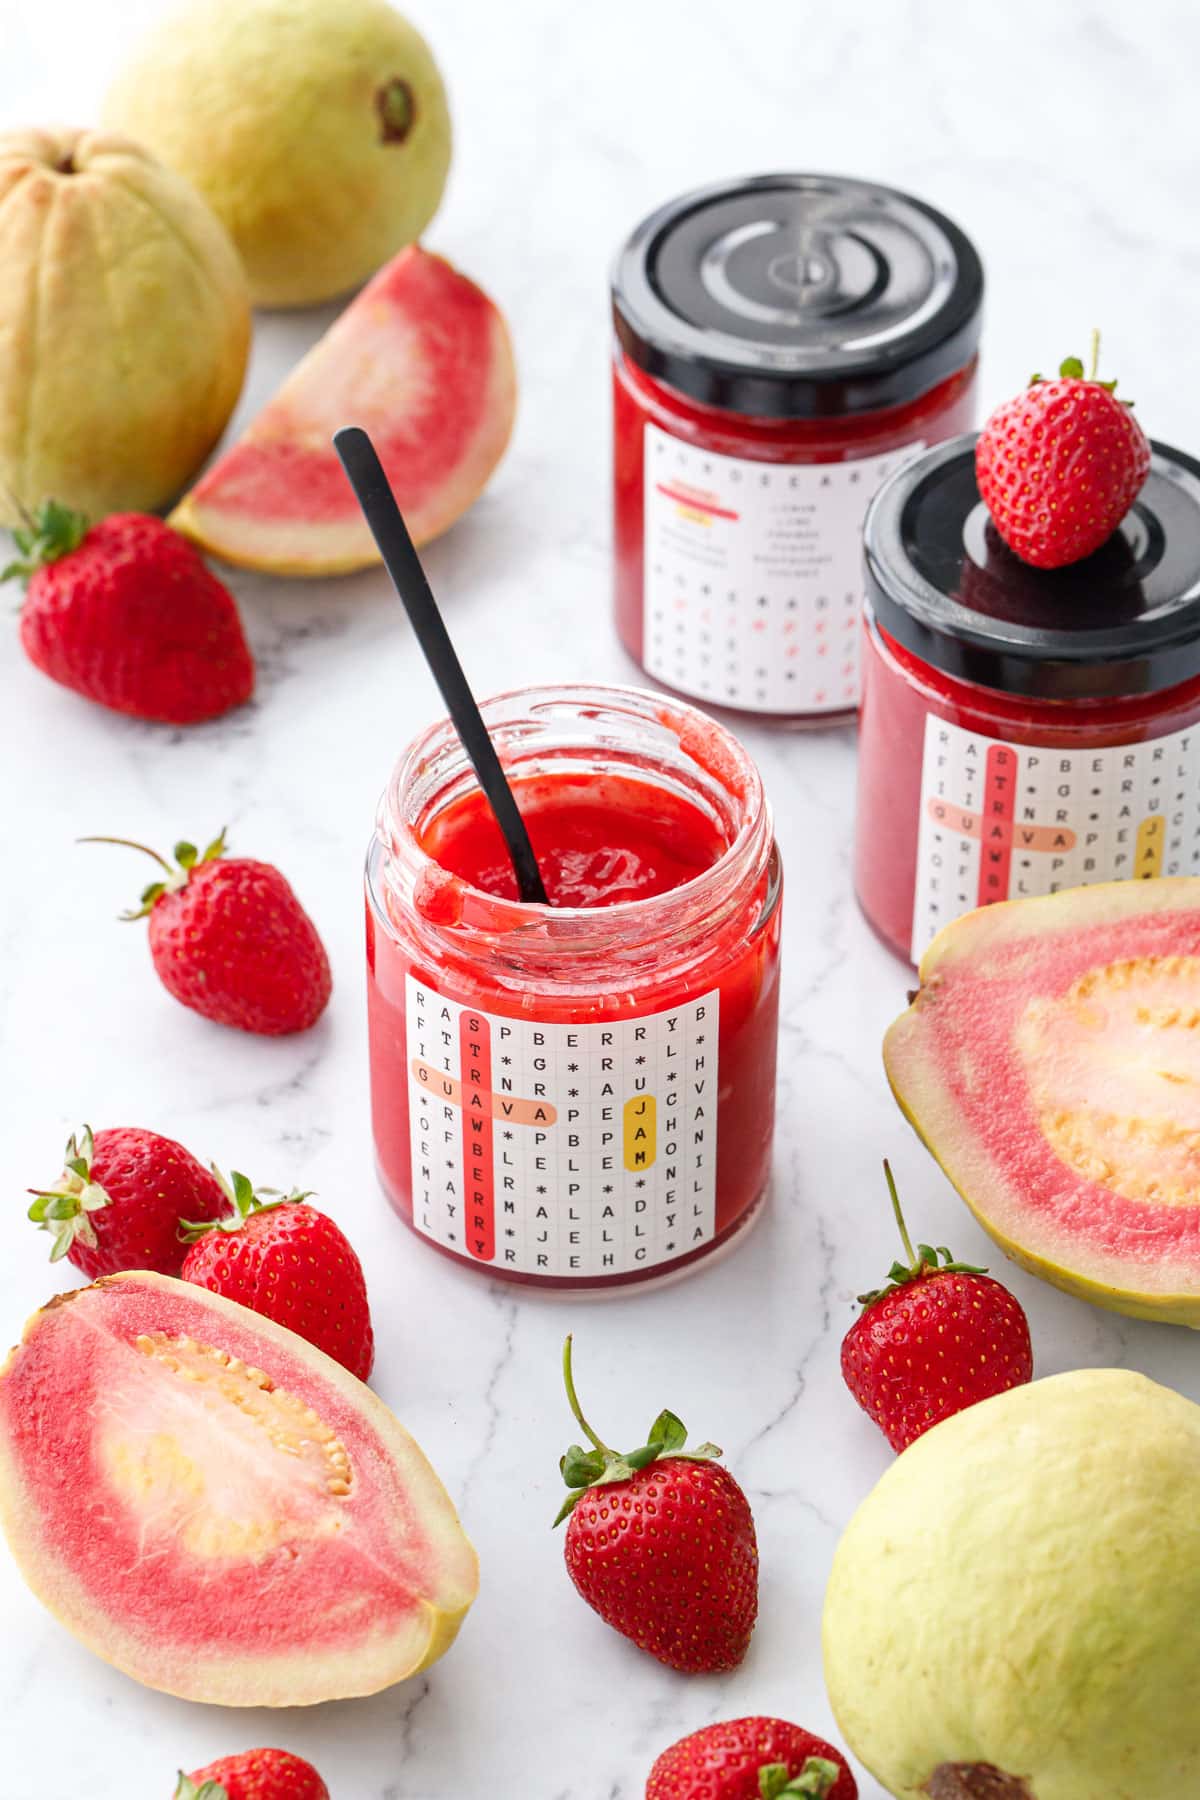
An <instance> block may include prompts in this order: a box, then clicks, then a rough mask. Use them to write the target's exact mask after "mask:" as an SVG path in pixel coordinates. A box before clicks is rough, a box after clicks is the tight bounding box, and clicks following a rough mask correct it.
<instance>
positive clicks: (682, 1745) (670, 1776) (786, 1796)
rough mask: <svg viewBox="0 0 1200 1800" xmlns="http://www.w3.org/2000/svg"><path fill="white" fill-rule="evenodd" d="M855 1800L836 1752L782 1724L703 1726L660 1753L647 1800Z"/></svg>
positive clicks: (763, 1721) (795, 1727)
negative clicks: (813, 1799) (810, 1799)
mask: <svg viewBox="0 0 1200 1800" xmlns="http://www.w3.org/2000/svg"><path fill="white" fill-rule="evenodd" d="M811 1796H816V1800H858V1787H857V1785H856V1783H855V1780H854V1777H853V1775H852V1774H851V1773H850V1770H849V1768H848V1767H847V1766H846V1759H845V1757H844V1756H843V1755H842V1753H841V1751H840V1750H835V1749H834V1748H833V1746H832V1744H827V1743H826V1742H825V1740H824V1739H823V1738H819V1737H814V1736H813V1734H812V1732H811V1731H802V1730H801V1728H800V1726H799V1725H789V1724H788V1723H787V1722H786V1720H784V1719H731V1720H730V1721H729V1723H728V1724H727V1725H706V1726H705V1727H704V1729H703V1731H694V1732H693V1733H692V1735H691V1736H690V1737H685V1738H681V1739H680V1740H679V1742H678V1743H677V1744H672V1745H671V1748H670V1749H669V1750H664V1751H663V1753H662V1755H661V1756H660V1757H659V1759H658V1761H657V1762H656V1763H655V1765H654V1767H653V1768H652V1769H651V1771H650V1779H649V1780H648V1781H647V1783H646V1800H801V1797H803V1800H809V1797H811Z"/></svg>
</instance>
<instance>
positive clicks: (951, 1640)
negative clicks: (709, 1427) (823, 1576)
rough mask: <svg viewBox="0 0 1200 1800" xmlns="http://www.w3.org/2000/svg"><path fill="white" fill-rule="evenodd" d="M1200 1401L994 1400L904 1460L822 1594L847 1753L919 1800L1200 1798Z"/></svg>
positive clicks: (1097, 1375)
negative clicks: (1199, 1699)
mask: <svg viewBox="0 0 1200 1800" xmlns="http://www.w3.org/2000/svg"><path fill="white" fill-rule="evenodd" d="M1198 1492H1200V1407H1198V1406H1194V1405H1193V1404H1192V1402H1191V1401H1190V1400H1185V1399H1183V1398H1182V1397H1181V1396H1180V1395H1179V1394H1176V1393H1173V1392H1172V1391H1171V1390H1170V1389H1169V1388H1163V1387H1159V1386H1158V1385H1157V1384H1156V1383H1154V1382H1152V1381H1147V1380H1146V1378H1145V1376H1142V1375H1135V1374H1131V1373H1130V1372H1129V1371H1128V1370H1124V1369H1087V1370H1081V1371H1079V1372H1077V1373H1075V1374H1070V1375H1056V1376H1052V1377H1051V1378H1050V1379H1048V1380H1044V1381H1035V1382H1033V1383H1032V1385H1030V1386H1028V1387H1019V1388H1013V1389H1011V1390H1010V1392H1008V1393H1006V1394H998V1395H996V1396H995V1397H994V1398H992V1399H990V1400H983V1401H981V1402H980V1404H979V1405H978V1406H972V1407H969V1408H968V1409H967V1411H966V1412H962V1413H956V1414H955V1415H954V1417H953V1418H950V1419H947V1420H945V1421H944V1422H943V1423H942V1424H940V1425H935V1426H934V1428H933V1430H932V1431H930V1432H927V1433H926V1434H925V1436H924V1437H922V1438H919V1439H918V1440H917V1442H916V1443H915V1444H913V1445H912V1446H911V1447H910V1448H909V1449H907V1450H905V1451H904V1453H903V1454H902V1455H901V1456H899V1457H898V1458H897V1459H896V1461H895V1462H894V1463H893V1464H892V1466H891V1468H889V1469H888V1471H887V1473H886V1474H885V1475H884V1476H883V1478H882V1480H881V1481H880V1482H879V1484H878V1485H877V1487H876V1488H875V1489H874V1491H873V1492H872V1493H871V1494H870V1495H869V1496H868V1497H867V1499H866V1500H865V1501H864V1502H863V1504H862V1505H861V1506H860V1507H859V1509H858V1511H857V1513H855V1515H854V1517H853V1519H851V1521H850V1524H849V1525H848V1527H847V1528H846V1532H845V1534H844V1536H843V1538H842V1540H841V1543H840V1544H839V1546H838V1549H837V1553H836V1555H835V1557H834V1561H833V1569H832V1573H831V1575H830V1579H829V1586H828V1589H827V1592H826V1597H825V1618H824V1645H825V1678H826V1683H827V1685H828V1688H829V1697H830V1701H831V1703H832V1705H833V1711H834V1714H835V1716H836V1718H837V1721H838V1724H839V1726H840V1727H841V1730H842V1733H843V1734H844V1736H845V1738H846V1739H847V1741H848V1743H849V1744H850V1747H851V1749H852V1750H853V1751H854V1752H855V1754H856V1755H857V1756H858V1757H860V1758H861V1760H862V1761H863V1762H864V1763H865V1764H866V1766H867V1768H868V1769H870V1771H871V1773H872V1774H873V1775H875V1776H876V1778H877V1779H878V1780H879V1781H880V1782H882V1784H883V1786H884V1787H885V1788H886V1789H887V1791H888V1792H889V1793H890V1794H894V1795H898V1796H904V1800H917V1797H918V1796H926V1795H927V1796H930V1800H1183V1796H1184V1795H1193V1794H1197V1793H1200V1706H1198V1705H1197V1703H1196V1693H1197V1688H1198V1686H1200V1506H1197V1504H1196V1496H1197V1493H1198Z"/></svg>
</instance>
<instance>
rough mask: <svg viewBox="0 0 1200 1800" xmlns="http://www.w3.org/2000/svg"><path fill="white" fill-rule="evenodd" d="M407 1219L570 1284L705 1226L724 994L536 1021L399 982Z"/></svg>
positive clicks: (667, 1249) (500, 1260)
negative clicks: (407, 1110)
mask: <svg viewBox="0 0 1200 1800" xmlns="http://www.w3.org/2000/svg"><path fill="white" fill-rule="evenodd" d="M406 987H407V992H406V1003H407V1026H408V1038H407V1055H408V1070H409V1099H410V1103H411V1126H410V1129H411V1140H412V1177H413V1223H414V1225H415V1226H416V1227H417V1229H418V1230H419V1231H423V1232H424V1233H425V1235H426V1236H427V1237H431V1238H433V1239H434V1240H435V1241H436V1242H437V1243H439V1244H444V1245H445V1246H446V1248H447V1249H449V1250H455V1251H457V1252H458V1254H459V1255H460V1256H470V1257H473V1258H474V1259H475V1260H476V1261H477V1262H479V1263H481V1264H483V1265H485V1266H491V1267H494V1268H498V1269H508V1270H515V1271H517V1272H518V1273H520V1274H525V1275H542V1276H546V1277H551V1276H565V1277H567V1278H571V1277H575V1278H578V1279H587V1278H589V1277H596V1276H607V1275H621V1274H626V1273H628V1272H630V1271H631V1270H638V1269H648V1268H653V1267H654V1266H655V1265H656V1264H658V1263H666V1262H674V1261H675V1260H676V1259H677V1258H678V1257H681V1256H684V1255H686V1254H687V1253H688V1251H690V1250H695V1249H696V1248H697V1247H698V1246H699V1245H701V1244H704V1243H707V1242H709V1241H710V1239H711V1238H712V1237H713V1234H714V1231H715V1229H716V1179H717V1027H718V1020H719V1011H720V993H719V991H718V990H716V989H714V990H713V991H712V992H711V993H708V994H704V995H702V996H701V997H700V998H699V999H697V1000H689V1001H688V1002H687V1003H686V1004H685V1005H682V1006H675V1007H671V1008H669V1009H668V1010H667V1011H665V1012H658V1013H650V1014H648V1015H647V1016H645V1017H643V1018H633V1019H621V1020H614V1021H613V1022H612V1023H611V1024H607V1025H543V1024H538V1023H537V1022H535V1021H530V1020H525V1019H509V1018H503V1017H501V1016H500V1015H498V1014H495V1013H488V1012H483V1011H482V1010H480V1009H478V1008H475V1007H470V1006H462V1005H460V1004H459V1003H458V1002H457V1001H455V1000H448V999H446V998H445V997H444V996H443V995H441V994H439V993H437V992H435V991H434V989H432V988H431V987H430V986H429V985H428V984H427V983H424V982H420V981H417V980H416V979H415V978H414V977H413V976H412V975H409V976H407V977H406Z"/></svg>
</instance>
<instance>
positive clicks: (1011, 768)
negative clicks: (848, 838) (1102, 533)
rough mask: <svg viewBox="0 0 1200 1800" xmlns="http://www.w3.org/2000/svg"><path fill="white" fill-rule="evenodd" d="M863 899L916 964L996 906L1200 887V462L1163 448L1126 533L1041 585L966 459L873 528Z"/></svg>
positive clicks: (945, 459) (926, 469)
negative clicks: (1088, 893) (963, 923)
mask: <svg viewBox="0 0 1200 1800" xmlns="http://www.w3.org/2000/svg"><path fill="white" fill-rule="evenodd" d="M865 541H866V566H867V589H868V604H867V616H866V650H865V663H864V671H863V700H862V723H861V730H860V738H859V770H858V821H857V827H856V847H855V864H856V883H857V888H858V897H859V901H860V903H861V905H862V909H863V911H864V913H865V914H866V916H867V919H868V921H869V922H870V923H871V924H872V925H873V926H874V928H875V930H876V931H877V932H878V933H879V935H880V937H882V938H883V939H884V941H885V942H886V943H888V944H890V945H891V946H892V948H893V949H894V950H896V951H898V952H899V953H900V955H901V956H903V957H906V958H908V959H909V960H911V961H913V962H916V961H918V960H919V958H920V957H921V955H922V954H923V952H924V951H925V949H926V948H927V946H928V944H929V942H930V940H931V939H932V937H933V936H934V934H935V933H936V932H937V931H938V930H939V929H940V928H941V927H942V926H943V925H945V924H947V923H948V922H949V921H950V920H951V919H954V918H957V917H958V916H959V914H961V913H964V912H967V911H970V910H971V909H972V908H974V907H976V906H983V905H986V904H988V903H989V902H990V901H993V900H1008V899H1015V898H1017V897H1019V896H1022V895H1026V894H1048V893H1054V892H1055V891H1057V890H1058V889H1059V888H1064V887H1074V886H1079V885H1081V884H1084V883H1088V882H1093V881H1115V880H1121V879H1124V878H1126V877H1137V876H1141V877H1149V876H1156V875H1196V874H1200V463H1197V462H1195V461H1193V459H1192V458H1191V457H1189V456H1184V455H1182V454H1181V453H1180V452H1179V451H1177V450H1170V449H1168V448H1167V447H1166V446H1165V445H1161V444H1157V445H1155V446H1154V456H1153V460H1152V462H1151V465H1150V473H1149V475H1148V477H1147V479H1146V483H1145V486H1144V487H1143V489H1142V492H1141V494H1140V496H1139V498H1138V499H1137V501H1136V502H1135V503H1134V506H1133V508H1132V510H1131V511H1130V513H1129V515H1128V517H1127V518H1126V519H1125V521H1124V523H1123V524H1122V525H1121V527H1120V529H1119V530H1118V531H1117V532H1116V533H1115V534H1114V535H1113V537H1112V538H1110V539H1109V541H1108V543H1107V544H1105V545H1104V546H1103V547H1102V548H1101V549H1100V550H1098V551H1096V553H1095V555H1093V556H1089V557H1087V558H1086V559H1085V560H1084V561H1083V562H1079V563H1075V564H1073V565H1071V566H1070V567H1068V568H1064V569H1054V570H1041V569H1033V568H1030V567H1028V566H1027V565H1026V564H1025V563H1023V562H1021V561H1020V560H1019V558H1018V557H1016V556H1014V555H1013V553H1012V551H1011V550H1009V549H1008V548H1007V546H1006V545H1005V544H1004V543H1003V541H1002V540H1001V539H1000V537H999V535H998V534H997V532H996V529H995V527H994V526H993V524H992V522H991V519H990V518H989V516H988V513H987V510H986V508H985V507H984V505H983V502H982V501H981V500H980V498H979V491H978V488H977V487H976V484H975V455H974V439H973V438H965V439H961V440H960V441H959V442H957V443H953V444H945V445H943V446H942V447H941V448H940V449H938V450H934V451H931V452H930V453H929V454H928V455H926V456H924V457H922V459H921V461H920V462H919V463H916V464H915V465H914V466H913V467H911V468H909V469H906V470H905V471H904V472H903V473H902V474H900V475H898V476H897V477H896V478H895V479H894V480H892V481H889V482H888V483H887V484H886V486H885V487H883V488H882V489H881V490H880V492H879V494H878V496H877V498H876V499H875V502H874V504H873V505H872V507H871V511H870V513H869V514H868V517H867V523H866V540H865Z"/></svg>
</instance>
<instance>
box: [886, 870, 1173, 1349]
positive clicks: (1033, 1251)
mask: <svg viewBox="0 0 1200 1800" xmlns="http://www.w3.org/2000/svg"><path fill="white" fill-rule="evenodd" d="M920 977H921V986H920V989H919V991H918V993H917V995H916V998H915V999H914V1001H913V1004H912V1005H911V1006H910V1007H909V1010H908V1011H907V1012H906V1013H905V1014H903V1016H902V1017H901V1018H899V1019H898V1020H897V1021H896V1023H895V1024H894V1025H893V1026H892V1027H891V1028H890V1030H889V1031H888V1033H887V1036H886V1038H885V1039H884V1051H883V1055H884V1063H885V1065H886V1068H887V1073H888V1079H889V1080H890V1082H891V1084H892V1091H893V1092H894V1094H895V1096H896V1099H897V1100H898V1101H899V1103H900V1106H901V1108H902V1110H903V1111H904V1113H905V1114H906V1115H907V1117H908V1119H909V1121H910V1122H911V1123H912V1125H913V1126H915V1128H916V1130H917V1132H918V1134H919V1136H920V1137H921V1138H922V1139H923V1140H924V1142H925V1144H926V1145H927V1146H928V1148H929V1149H930V1150H931V1151H932V1152H933V1154H934V1156H935V1157H936V1158H937V1160H938V1162H939V1163H941V1165H942V1167H943V1169H944V1170H945V1171H946V1173H947V1175H948V1176H949V1177H950V1179H951V1181H952V1182H953V1183H954V1185H955V1187H956V1188H957V1189H958V1191H959V1193H960V1194H961V1195H962V1197H963V1199H964V1200H965V1201H966V1202H967V1205H968V1206H969V1207H970V1208H971V1210H972V1212H973V1213H974V1214H975V1216H976V1218H977V1219H978V1220H979V1222H980V1224H981V1225H982V1226H983V1227H984V1229H985V1230H986V1231H988V1232H989V1233H990V1234H991V1236H992V1237H993V1238H994V1239H995V1240H996V1242H997V1243H998V1244H999V1245H1000V1247H1001V1249H1002V1250H1003V1251H1004V1252H1005V1253H1006V1254H1007V1255H1008V1256H1011V1257H1012V1258H1013V1259H1014V1261H1016V1262H1018V1263H1020V1264H1021V1265H1022V1267H1024V1268H1026V1269H1029V1270H1030V1271H1032V1273H1033V1274H1035V1275H1040V1276H1043V1277H1044V1278H1045V1279H1046V1280H1047V1281H1051V1282H1053V1283H1054V1284H1055V1286H1057V1287H1061V1288H1065V1289H1066V1290H1067V1292H1068V1293H1073V1294H1078V1295H1080V1296H1081V1297H1082V1298H1084V1299H1086V1300H1092V1301H1095V1302H1096V1303H1097V1305H1100V1306H1107V1307H1110V1308H1112V1309H1113V1310H1114V1311H1116V1312H1123V1313H1131V1314H1133V1315H1134V1316H1135V1317H1137V1318H1146V1319H1161V1320H1167V1321H1172V1322H1174V1323H1177V1324H1181V1325H1191V1326H1195V1327H1200V879H1196V878H1180V879H1170V880H1168V879H1164V880H1153V881H1121V882H1111V883H1106V884H1103V885H1099V886H1095V887H1083V888H1072V889H1069V890H1068V891H1066V892H1064V893H1060V894H1052V895H1049V896H1047V897H1045V898H1044V899H1031V900H1013V901H1007V902H1005V903H1003V904H1001V905H998V906H989V907H985V908H984V909H983V910H982V911H980V912H973V913H968V914H967V915H966V916H965V917H963V918H961V919H958V920H956V921H955V922H954V923H953V924H952V925H948V926H947V927H946V928H945V930H944V931H942V932H941V933H940V935H939V936H938V937H937V938H936V939H935V940H934V943H933V945H932V947H931V948H930V950H929V951H928V952H927V954H926V956H925V958H924V960H923V961H922V963H921V970H920Z"/></svg>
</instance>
